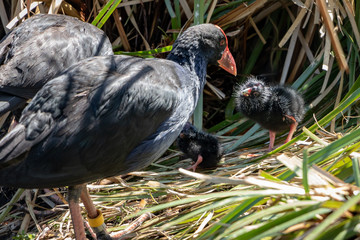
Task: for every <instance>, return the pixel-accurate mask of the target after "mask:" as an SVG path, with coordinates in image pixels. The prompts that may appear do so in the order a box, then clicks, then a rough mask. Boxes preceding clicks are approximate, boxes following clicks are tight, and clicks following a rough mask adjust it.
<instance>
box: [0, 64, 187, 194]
mask: <svg viewBox="0 0 360 240" xmlns="http://www.w3.org/2000/svg"><path fill="white" fill-rule="evenodd" d="M114 59H115V60H114ZM114 61H115V62H114ZM121 61H123V62H121ZM142 62H143V60H139V59H135V60H134V59H133V58H130V59H126V58H124V59H122V58H121V57H111V58H110V57H107V58H101V57H98V58H92V59H91V60H85V61H82V62H79V63H78V64H75V65H74V66H73V67H71V68H70V69H69V70H68V71H67V73H64V74H63V75H61V76H59V77H58V78H56V79H54V80H52V81H50V82H49V83H48V84H46V85H45V86H44V87H43V88H42V89H41V90H40V91H39V92H38V93H37V95H36V96H35V97H34V98H33V100H32V101H31V103H30V104H29V105H28V106H27V108H26V109H25V110H24V112H23V115H22V117H21V119H20V125H19V126H18V127H17V129H18V131H13V132H11V133H10V134H8V135H7V137H5V138H4V139H3V140H1V141H0V152H1V158H0V166H1V164H5V165H8V164H9V163H14V164H23V165H24V166H26V167H25V168H26V171H25V172H26V174H29V175H27V176H25V174H24V175H22V176H23V177H24V180H23V181H22V180H21V179H18V181H19V183H18V185H19V186H20V185H22V182H24V181H27V185H26V186H27V187H31V186H33V185H31V184H34V185H36V186H40V185H41V184H44V185H43V186H44V187H45V186H60V185H61V186H63V185H73V184H80V183H84V182H87V181H91V180H94V179H98V178H102V177H106V176H111V175H115V174H117V173H121V172H128V171H129V170H131V168H132V167H136V168H140V167H143V166H145V165H148V164H149V163H150V162H151V161H152V160H155V159H153V158H152V157H153V156H157V155H158V154H159V151H160V153H163V152H164V151H165V150H166V149H167V147H168V146H169V145H170V144H171V143H172V141H171V140H168V141H166V140H167V139H166V138H165V142H166V143H165V147H164V146H161V147H160V148H158V146H155V144H152V143H153V142H152V141H153V139H152V138H155V137H156V136H158V135H160V134H162V131H163V130H164V129H163V128H164V127H163V125H164V124H165V123H166V122H167V121H168V120H169V119H171V117H172V116H173V115H174V112H176V111H178V108H179V106H180V105H181V103H182V102H183V99H182V98H183V97H185V96H184V95H183V94H180V93H181V92H182V91H183V90H182V88H183V87H184V86H181V84H180V83H181V81H179V75H180V74H178V73H177V72H176V71H175V70H173V69H171V67H170V69H168V71H167V72H163V71H160V72H158V71H157V69H156V66H154V64H153V63H151V62H150V61H148V63H149V64H147V63H142ZM114 63H115V64H114ZM122 63H123V64H122ZM161 64H162V65H164V62H161ZM165 65H166V64H165ZM119 66H121V67H119ZM130 66H131V67H130ZM115 68H116V69H115ZM182 77H185V78H186V76H182ZM184 105H187V104H184ZM188 115H189V113H187V115H186V116H188ZM186 120H187V118H186V119H185V120H184V121H186ZM174 124H176V123H174ZM167 128H171V126H167V127H166V129H167ZM180 130H181V129H179V131H180ZM175 134H176V132H175ZM177 134H178V132H177ZM12 136H13V137H12ZM175 138H176V136H175ZM175 138H174V139H175ZM144 140H146V141H148V140H149V141H148V142H149V145H148V146H150V148H151V152H149V154H148V155H146V156H145V157H144V158H141V159H140V160H139V162H137V163H130V162H126V160H125V159H126V157H127V156H128V155H129V154H130V153H131V152H132V151H133V150H134V149H136V148H137V147H138V146H139V145H142V143H143V142H144ZM146 141H145V142H146ZM164 148H165V150H164ZM159 149H160V150H159ZM7 152H8V154H7ZM44 156H46V157H44ZM20 158H21V159H20ZM19 159H20V160H19ZM19 161H23V162H20V163H19ZM0 169H1V167H0ZM18 169H22V168H20V167H19V168H18ZM18 174H19V173H18ZM30 174H31V175H30ZM19 175H21V174H19ZM39 178H41V179H42V178H46V183H42V182H41V181H39V180H37V179H39ZM31 179H33V180H31ZM41 186H42V185H41Z"/></svg>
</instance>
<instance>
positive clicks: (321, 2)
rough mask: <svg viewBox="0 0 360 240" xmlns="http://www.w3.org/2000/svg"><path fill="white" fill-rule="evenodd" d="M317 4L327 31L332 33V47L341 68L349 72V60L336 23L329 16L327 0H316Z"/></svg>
mask: <svg viewBox="0 0 360 240" xmlns="http://www.w3.org/2000/svg"><path fill="white" fill-rule="evenodd" d="M316 4H317V6H318V8H319V10H320V14H321V16H322V17H323V20H324V25H325V27H326V31H327V32H328V33H329V34H330V38H331V43H332V47H333V49H334V51H335V56H336V59H337V61H338V63H339V65H340V68H341V69H342V70H345V71H346V72H347V73H349V66H348V64H347V61H346V59H345V54H344V51H343V49H342V47H341V44H340V41H339V38H338V36H337V35H336V31H335V27H334V24H333V22H332V20H331V18H330V16H329V13H328V10H327V6H326V3H325V0H316Z"/></svg>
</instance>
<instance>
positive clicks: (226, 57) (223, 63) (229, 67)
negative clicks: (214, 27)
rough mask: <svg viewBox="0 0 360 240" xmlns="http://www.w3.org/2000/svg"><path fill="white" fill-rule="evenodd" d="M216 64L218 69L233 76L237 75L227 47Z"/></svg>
mask: <svg viewBox="0 0 360 240" xmlns="http://www.w3.org/2000/svg"><path fill="white" fill-rule="evenodd" d="M218 63H219V65H220V67H221V68H223V69H224V70H225V71H227V72H229V73H231V74H233V75H235V76H236V75H237V71H236V63H235V60H234V58H233V56H232V55H231V53H230V50H229V48H228V47H226V48H225V50H224V52H223V55H222V57H221V59H220V60H219V61H218Z"/></svg>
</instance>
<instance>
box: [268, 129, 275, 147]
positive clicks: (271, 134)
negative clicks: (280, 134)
mask: <svg viewBox="0 0 360 240" xmlns="http://www.w3.org/2000/svg"><path fill="white" fill-rule="evenodd" d="M275 136H276V132H273V131H269V137H270V143H269V151H271V150H273V148H274V143H275Z"/></svg>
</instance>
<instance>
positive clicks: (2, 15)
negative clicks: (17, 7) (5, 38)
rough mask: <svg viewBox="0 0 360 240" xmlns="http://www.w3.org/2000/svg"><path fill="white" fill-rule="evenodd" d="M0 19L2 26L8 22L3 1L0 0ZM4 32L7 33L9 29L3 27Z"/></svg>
mask: <svg viewBox="0 0 360 240" xmlns="http://www.w3.org/2000/svg"><path fill="white" fill-rule="evenodd" d="M0 19H1V23H2V25H3V26H6V25H7V24H8V23H9V19H8V17H7V14H6V11H5V6H4V2H3V1H0ZM5 32H6V33H8V32H9V29H8V28H5Z"/></svg>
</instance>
